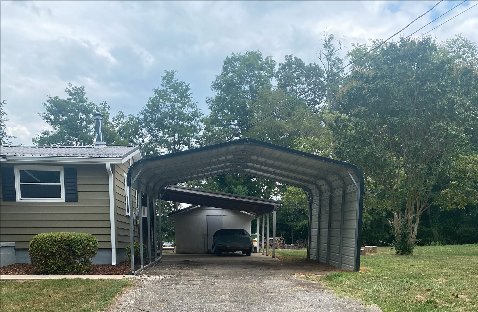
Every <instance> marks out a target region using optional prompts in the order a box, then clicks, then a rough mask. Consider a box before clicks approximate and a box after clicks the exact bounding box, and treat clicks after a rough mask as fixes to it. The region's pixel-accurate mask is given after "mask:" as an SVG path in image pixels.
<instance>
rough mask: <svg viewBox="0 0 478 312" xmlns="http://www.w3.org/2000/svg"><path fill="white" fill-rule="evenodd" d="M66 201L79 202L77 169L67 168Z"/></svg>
mask: <svg viewBox="0 0 478 312" xmlns="http://www.w3.org/2000/svg"><path fill="white" fill-rule="evenodd" d="M64 178H65V201H66V202H77V201H78V186H77V182H76V168H65V169H64Z"/></svg>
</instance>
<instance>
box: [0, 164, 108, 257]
mask: <svg viewBox="0 0 478 312" xmlns="http://www.w3.org/2000/svg"><path fill="white" fill-rule="evenodd" d="M38 165H45V166H46V165H47V164H38ZM2 166H3V164H2ZM5 166H7V164H5ZM8 166H10V164H8ZM55 166H58V164H55ZM65 167H69V168H76V169H77V185H78V202H64V203H61V202H10V201H7V202H4V201H3V197H2V195H1V190H0V205H1V207H0V240H1V241H2V242H15V243H16V245H15V247H16V248H28V244H29V241H30V239H31V238H32V237H33V236H34V235H36V234H39V233H48V232H77V233H89V234H93V235H95V236H96V238H97V239H98V243H99V248H111V243H110V235H109V233H110V221H109V196H108V173H107V171H106V166H105V164H98V165H91V164H89V165H73V164H68V165H65ZM0 189H1V188H0Z"/></svg>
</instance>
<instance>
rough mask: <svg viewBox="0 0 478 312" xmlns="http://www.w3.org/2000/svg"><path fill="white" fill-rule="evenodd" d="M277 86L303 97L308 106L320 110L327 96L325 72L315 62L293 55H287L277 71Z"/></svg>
mask: <svg viewBox="0 0 478 312" xmlns="http://www.w3.org/2000/svg"><path fill="white" fill-rule="evenodd" d="M275 78H276V80H277V87H278V88H279V89H282V90H284V91H285V92H286V93H288V94H293V95H295V96H296V97H297V98H298V99H302V100H303V101H304V102H305V103H306V104H307V106H308V107H310V108H312V109H314V110H315V111H318V110H319V108H320V106H321V104H323V103H322V101H323V100H324V99H325V96H326V81H325V72H324V70H323V69H322V67H321V66H320V65H318V64H315V63H310V64H307V65H306V64H305V63H304V61H303V60H302V59H300V58H298V57H295V56H292V55H286V56H285V61H284V62H283V63H279V66H278V69H277V71H276V73H275Z"/></svg>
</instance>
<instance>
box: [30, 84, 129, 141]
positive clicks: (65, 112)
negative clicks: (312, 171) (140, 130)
mask: <svg viewBox="0 0 478 312" xmlns="http://www.w3.org/2000/svg"><path fill="white" fill-rule="evenodd" d="M65 92H66V93H67V94H68V97H67V98H66V99H61V98H60V97H58V96H54V97H52V96H47V97H48V99H47V101H46V103H43V107H44V108H45V112H44V113H41V114H40V116H41V117H42V119H43V120H44V121H45V122H46V123H48V124H49V125H50V126H51V127H52V128H53V130H43V131H41V133H40V134H39V135H38V136H37V137H36V138H33V143H34V144H36V145H39V146H48V145H63V146H82V145H92V144H93V140H94V124H95V123H94V120H93V114H95V113H101V114H103V115H104V116H103V141H105V142H106V143H107V144H109V145H113V144H115V143H116V140H117V135H116V133H115V131H114V129H112V125H111V123H110V121H109V109H110V107H109V105H108V104H107V103H106V102H102V103H100V105H96V104H95V103H93V102H90V101H88V98H87V97H86V91H85V87H84V86H81V87H76V86H73V85H72V84H71V83H69V84H68V87H67V88H66V89H65ZM119 143H121V142H119Z"/></svg>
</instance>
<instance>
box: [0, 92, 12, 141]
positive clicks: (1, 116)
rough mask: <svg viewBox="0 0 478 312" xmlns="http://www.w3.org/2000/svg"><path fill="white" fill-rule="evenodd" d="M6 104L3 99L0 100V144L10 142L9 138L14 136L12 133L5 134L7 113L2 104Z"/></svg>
mask: <svg viewBox="0 0 478 312" xmlns="http://www.w3.org/2000/svg"><path fill="white" fill-rule="evenodd" d="M5 105H7V101H5V100H3V101H1V102H0V145H8V144H12V141H11V140H10V139H13V138H15V137H14V136H13V135H8V134H7V124H6V123H7V121H8V117H7V113H6V112H5V108H4V106H5Z"/></svg>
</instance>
